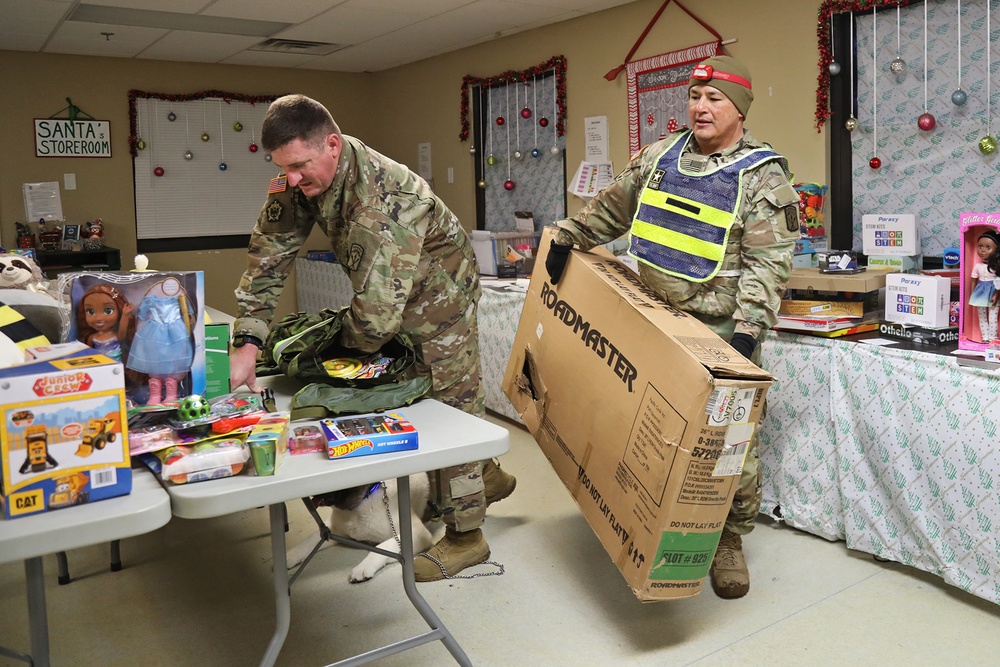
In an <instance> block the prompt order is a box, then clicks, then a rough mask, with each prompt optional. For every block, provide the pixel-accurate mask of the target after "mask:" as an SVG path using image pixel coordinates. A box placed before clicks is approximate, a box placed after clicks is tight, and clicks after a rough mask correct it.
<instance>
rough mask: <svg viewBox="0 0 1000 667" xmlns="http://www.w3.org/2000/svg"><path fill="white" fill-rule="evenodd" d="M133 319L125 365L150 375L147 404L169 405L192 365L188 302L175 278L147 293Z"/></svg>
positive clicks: (192, 346) (192, 313) (191, 317)
mask: <svg viewBox="0 0 1000 667" xmlns="http://www.w3.org/2000/svg"><path fill="white" fill-rule="evenodd" d="M136 319H137V320H138V323H137V324H136V330H135V336H134V337H133V338H132V348H131V350H130V351H129V355H128V362H127V364H126V365H127V367H128V368H130V369H132V370H134V371H138V372H140V373H146V374H147V375H149V400H148V401H147V402H146V403H147V405H160V404H161V403H172V402H174V401H176V400H177V383H178V382H179V381H180V379H181V378H183V377H184V376H185V375H187V373H188V372H189V371H190V370H191V364H192V363H193V362H194V339H193V338H192V336H191V327H192V321H193V319H194V309H193V307H192V305H191V300H190V299H189V298H188V296H187V294H186V293H185V291H184V288H182V287H181V285H180V283H179V282H178V281H177V280H176V279H174V278H167V279H166V280H163V281H160V282H158V283H157V284H156V285H153V287H151V288H150V289H149V290H148V291H147V292H146V295H145V296H144V297H143V298H142V302H141V303H140V304H139V310H138V312H137V313H136Z"/></svg>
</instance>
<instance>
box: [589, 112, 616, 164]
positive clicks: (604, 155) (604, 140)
mask: <svg viewBox="0 0 1000 667" xmlns="http://www.w3.org/2000/svg"><path fill="white" fill-rule="evenodd" d="M583 126H584V136H585V137H586V146H585V152H584V157H585V158H586V161H587V162H607V161H608V160H609V159H610V158H609V157H608V117H607V116H588V117H586V118H584V119H583Z"/></svg>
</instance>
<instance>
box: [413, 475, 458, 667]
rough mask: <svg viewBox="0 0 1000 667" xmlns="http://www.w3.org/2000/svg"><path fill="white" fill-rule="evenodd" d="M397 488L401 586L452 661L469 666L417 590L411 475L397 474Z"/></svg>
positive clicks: (449, 634)
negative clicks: (414, 567) (436, 634)
mask: <svg viewBox="0 0 1000 667" xmlns="http://www.w3.org/2000/svg"><path fill="white" fill-rule="evenodd" d="M396 489H397V490H398V492H399V542H400V544H399V552H400V554H401V555H402V557H403V562H402V566H403V590H405V591H406V597H408V598H409V599H410V602H411V603H412V604H413V607H414V608H415V609H416V610H417V611H418V612H419V613H420V615H421V616H423V617H424V620H425V621H427V625H429V626H430V627H431V628H432V629H434V630H437V631H438V632H440V633H441V641H442V643H444V645H445V648H447V649H448V652H449V653H451V655H452V656H453V657H454V658H455V661H456V662H457V663H458V664H460V665H462V666H463V667H472V661H471V660H469V656H467V655H466V654H465V651H463V650H462V647H461V646H459V645H458V642H457V641H455V638H454V637H452V636H451V632H449V631H448V628H447V627H446V626H445V624H444V623H442V622H441V619H439V618H438V617H437V614H435V613H434V611H433V610H432V609H431V607H430V605H429V604H427V601H426V600H424V598H423V596H422V595H420V593H418V592H417V582H416V578H415V576H414V574H413V522H412V521H411V519H410V517H411V516H412V514H413V512H412V511H411V509H410V478H409V477H405V476H404V477H399V478H397V479H396Z"/></svg>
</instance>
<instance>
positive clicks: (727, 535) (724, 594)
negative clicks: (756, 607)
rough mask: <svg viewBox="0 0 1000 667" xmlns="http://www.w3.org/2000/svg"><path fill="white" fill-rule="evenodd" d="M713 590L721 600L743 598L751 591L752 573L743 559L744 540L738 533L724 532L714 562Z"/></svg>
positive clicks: (712, 573) (712, 572) (712, 574)
mask: <svg viewBox="0 0 1000 667" xmlns="http://www.w3.org/2000/svg"><path fill="white" fill-rule="evenodd" d="M711 576H712V588H714V589H715V594H716V595H718V596H719V597H720V598H725V599H727V600H731V599H734V598H741V597H743V596H744V595H746V594H747V593H748V592H749V591H750V572H749V570H747V562H746V560H745V559H744V558H743V539H742V538H741V537H740V536H739V535H737V534H736V533H731V532H729V531H728V530H723V531H722V539H721V540H719V548H718V549H716V551H715V559H714V560H713V561H712V571H711Z"/></svg>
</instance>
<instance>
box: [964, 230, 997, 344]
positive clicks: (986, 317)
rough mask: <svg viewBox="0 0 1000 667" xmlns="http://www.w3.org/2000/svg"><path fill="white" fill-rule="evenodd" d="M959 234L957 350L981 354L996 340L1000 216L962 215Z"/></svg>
mask: <svg viewBox="0 0 1000 667" xmlns="http://www.w3.org/2000/svg"><path fill="white" fill-rule="evenodd" d="M959 232H960V233H961V246H960V248H959V255H960V258H959V272H960V274H961V276H960V278H961V284H960V285H959V311H958V348H959V349H960V350H977V351H980V352H982V351H984V350H985V349H986V348H987V347H988V346H989V344H990V342H991V341H993V340H994V339H995V338H997V313H998V310H1000V306H998V304H997V297H996V289H997V288H996V285H995V284H994V283H995V281H996V278H997V273H998V271H997V268H998V267H997V266H996V262H997V261H998V260H1000V253H998V248H1000V213H962V214H961V216H959ZM991 260H992V261H991Z"/></svg>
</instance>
